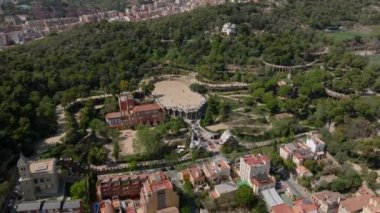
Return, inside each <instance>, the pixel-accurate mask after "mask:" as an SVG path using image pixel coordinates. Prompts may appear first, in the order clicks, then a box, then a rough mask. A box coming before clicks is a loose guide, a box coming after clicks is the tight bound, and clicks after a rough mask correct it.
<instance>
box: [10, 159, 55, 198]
mask: <svg viewBox="0 0 380 213" xmlns="http://www.w3.org/2000/svg"><path fill="white" fill-rule="evenodd" d="M17 167H18V171H19V175H20V179H19V182H20V191H21V194H22V195H23V197H24V199H25V200H27V201H28V200H36V199H39V198H44V197H49V196H54V195H57V193H58V185H59V180H58V173H57V169H56V159H54V158H50V159H44V160H37V161H28V160H27V159H26V158H25V157H24V156H23V155H22V154H21V155H20V159H19V160H18V162H17Z"/></svg>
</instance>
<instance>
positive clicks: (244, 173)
mask: <svg viewBox="0 0 380 213" xmlns="http://www.w3.org/2000/svg"><path fill="white" fill-rule="evenodd" d="M269 170H270V160H269V157H268V156H266V155H261V154H257V155H246V156H244V157H241V158H240V169H239V174H240V178H241V180H243V181H247V182H248V183H249V185H250V186H251V187H252V189H253V192H254V193H255V194H259V193H260V192H261V191H262V190H266V189H271V188H273V187H274V186H275V185H276V180H275V178H274V177H272V176H270V175H269Z"/></svg>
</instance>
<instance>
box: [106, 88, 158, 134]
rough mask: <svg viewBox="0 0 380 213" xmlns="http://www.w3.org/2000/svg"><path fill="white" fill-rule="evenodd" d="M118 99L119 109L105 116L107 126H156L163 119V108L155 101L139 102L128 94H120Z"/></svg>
mask: <svg viewBox="0 0 380 213" xmlns="http://www.w3.org/2000/svg"><path fill="white" fill-rule="evenodd" d="M118 99H119V111H118V112H111V113H108V114H106V116H105V119H106V122H107V124H108V126H109V127H114V128H117V127H123V126H129V127H133V126H138V125H147V126H156V125H158V124H160V123H162V122H163V121H164V120H165V112H164V110H163V109H162V108H161V107H160V105H158V104H156V103H150V104H139V103H137V102H136V101H135V100H134V99H133V97H131V95H129V94H121V95H119V97H118Z"/></svg>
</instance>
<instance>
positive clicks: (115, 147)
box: [112, 141, 120, 161]
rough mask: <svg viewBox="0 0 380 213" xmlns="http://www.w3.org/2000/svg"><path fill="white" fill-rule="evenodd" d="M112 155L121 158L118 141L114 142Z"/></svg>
mask: <svg viewBox="0 0 380 213" xmlns="http://www.w3.org/2000/svg"><path fill="white" fill-rule="evenodd" d="M112 155H113V157H114V158H115V160H116V161H117V160H119V156H120V145H119V143H118V142H117V141H115V142H114V143H113V150H112Z"/></svg>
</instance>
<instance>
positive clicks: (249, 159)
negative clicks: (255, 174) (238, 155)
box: [243, 154, 269, 166]
mask: <svg viewBox="0 0 380 213" xmlns="http://www.w3.org/2000/svg"><path fill="white" fill-rule="evenodd" d="M243 160H244V162H245V163H246V164H248V165H250V166H253V165H258V164H267V163H268V162H269V158H268V156H266V155H261V154H257V155H246V156H244V157H243Z"/></svg>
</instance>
